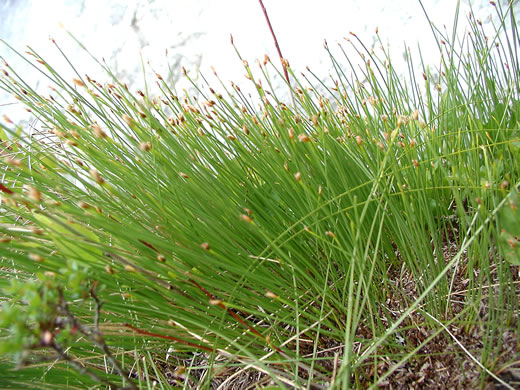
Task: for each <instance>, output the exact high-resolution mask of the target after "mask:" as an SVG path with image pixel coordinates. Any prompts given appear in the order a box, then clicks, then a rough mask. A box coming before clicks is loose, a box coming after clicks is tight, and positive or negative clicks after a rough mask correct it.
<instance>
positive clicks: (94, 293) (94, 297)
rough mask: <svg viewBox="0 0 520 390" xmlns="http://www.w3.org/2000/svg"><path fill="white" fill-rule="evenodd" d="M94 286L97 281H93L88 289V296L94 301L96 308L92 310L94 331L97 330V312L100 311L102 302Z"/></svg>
mask: <svg viewBox="0 0 520 390" xmlns="http://www.w3.org/2000/svg"><path fill="white" fill-rule="evenodd" d="M96 287H97V281H95V282H94V284H93V286H92V288H91V289H90V297H91V298H92V299H93V300H94V302H96V308H95V310H94V331H95V332H97V333H100V332H99V313H100V312H101V306H103V302H101V301H100V300H99V298H98V296H97V295H96Z"/></svg>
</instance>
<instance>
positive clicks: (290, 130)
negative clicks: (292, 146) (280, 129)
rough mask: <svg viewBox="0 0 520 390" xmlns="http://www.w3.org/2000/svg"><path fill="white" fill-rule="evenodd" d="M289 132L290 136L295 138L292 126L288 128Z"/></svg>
mask: <svg viewBox="0 0 520 390" xmlns="http://www.w3.org/2000/svg"><path fill="white" fill-rule="evenodd" d="M287 132H288V133H289V138H290V139H293V138H294V129H293V128H292V127H289V130H287Z"/></svg>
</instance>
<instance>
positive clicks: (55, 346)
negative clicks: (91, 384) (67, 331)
mask: <svg viewBox="0 0 520 390" xmlns="http://www.w3.org/2000/svg"><path fill="white" fill-rule="evenodd" d="M49 347H50V348H52V349H53V350H54V351H56V353H57V354H58V356H59V357H60V358H61V359H62V360H64V361H66V362H67V363H69V364H70V365H71V366H73V367H74V369H76V370H77V371H78V372H79V373H80V374H83V375H87V376H88V377H89V378H90V379H92V380H93V381H95V382H101V383H104V384H106V385H107V386H110V388H113V389H121V387H119V386H117V385H115V384H114V383H112V382H110V381H107V380H105V379H103V378H101V377H99V376H97V375H96V374H94V373H93V372H92V371H90V370H89V369H87V368H86V367H85V366H83V365H82V364H79V363H78V362H77V361H75V360H74V359H72V358H71V357H70V356H69V355H68V354H67V353H66V352H65V351H64V350H63V349H62V348H61V347H60V346H59V345H58V344H56V342H54V341H52V342H51V343H50V344H49Z"/></svg>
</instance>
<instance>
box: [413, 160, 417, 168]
mask: <svg viewBox="0 0 520 390" xmlns="http://www.w3.org/2000/svg"><path fill="white" fill-rule="evenodd" d="M412 164H413V166H414V167H415V168H419V161H417V160H412Z"/></svg>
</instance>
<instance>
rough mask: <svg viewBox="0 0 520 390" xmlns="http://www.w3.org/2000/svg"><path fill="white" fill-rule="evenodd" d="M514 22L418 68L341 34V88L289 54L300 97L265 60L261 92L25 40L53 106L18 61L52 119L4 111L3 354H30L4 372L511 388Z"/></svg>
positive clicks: (503, 16)
mask: <svg viewBox="0 0 520 390" xmlns="http://www.w3.org/2000/svg"><path fill="white" fill-rule="evenodd" d="M497 16H498V20H499V22H498V23H497V24H496V35H495V36H493V37H487V38H486V37H485V36H484V32H483V30H481V28H480V25H479V23H478V22H477V21H474V20H473V19H470V20H469V22H470V26H471V28H472V30H471V31H470V32H469V34H466V35H464V36H463V38H459V36H458V35H457V34H456V33H455V30H456V24H457V23H455V28H454V32H453V34H452V36H451V38H450V37H448V36H447V34H443V33H441V32H440V31H436V30H435V29H434V33H435V35H436V38H437V40H438V43H439V50H440V52H441V54H442V58H441V62H440V67H439V68H438V69H437V70H436V71H435V72H433V71H429V68H428V67H427V66H426V64H424V65H423V69H424V73H423V74H422V75H421V74H419V75H418V74H416V73H415V71H414V69H415V64H414V63H413V62H412V59H411V58H408V63H409V69H410V73H409V75H408V76H409V77H408V78H407V79H406V80H405V79H404V78H403V77H400V76H399V75H398V73H397V71H396V70H395V69H394V68H393V67H392V65H391V64H392V62H391V61H390V58H389V57H388V56H387V54H386V52H385V51H384V50H376V51H370V50H365V47H364V46H363V45H362V43H361V42H357V43H356V44H353V46H354V47H355V48H356V50H359V51H358V53H359V55H360V57H359V58H360V59H361V60H362V66H361V67H360V68H358V67H357V65H356V64H355V63H354V62H351V61H352V59H351V58H349V57H347V56H345V58H344V59H343V60H342V59H340V57H339V56H338V55H333V54H332V53H331V52H330V50H329V48H328V46H325V47H326V50H327V52H328V53H329V54H330V58H331V61H332V64H333V67H334V69H336V71H337V73H336V74H335V75H334V76H333V78H332V84H331V85H332V86H329V84H330V81H326V82H324V81H321V80H320V78H318V77H316V78H315V79H316V81H315V82H314V83H313V84H314V85H313V84H311V83H310V82H309V81H308V79H307V77H312V76H314V75H313V74H312V73H310V76H305V77H302V78H300V79H299V78H297V77H296V76H295V74H294V73H293V72H292V70H291V69H290V68H289V67H288V65H287V63H286V65H287V70H288V72H289V74H290V76H291V80H292V84H293V86H292V87H291V94H292V96H293V102H294V103H293V104H289V103H287V102H283V101H281V100H279V98H278V97H277V91H275V90H273V89H271V88H267V87H266V85H267V86H270V85H271V76H269V73H268V70H269V71H271V72H273V71H274V72H275V73H276V72H277V71H276V68H275V67H273V66H272V64H271V63H270V60H269V59H267V58H266V61H265V62H264V63H263V64H262V63H260V64H259V65H260V66H259V68H258V69H257V68H254V69H253V67H252V66H251V67H250V66H249V64H248V63H247V62H246V61H244V67H245V71H246V72H247V75H248V78H250V79H251V81H252V82H253V86H254V88H255V90H256V91H257V92H258V97H256V98H254V99H253V98H251V99H250V98H247V97H246V95H245V94H244V93H242V91H241V90H240V88H239V87H238V86H237V85H235V84H232V87H231V89H228V88H227V87H226V86H225V85H224V84H220V86H219V87H210V86H209V85H208V86H205V87H203V86H198V85H196V84H195V83H193V84H194V86H195V87H196V88H198V90H199V96H198V97H197V98H195V97H190V96H183V95H181V94H179V93H178V92H177V91H176V90H175V88H174V87H173V86H171V85H168V84H167V83H166V82H164V80H163V78H162V76H160V75H157V86H158V89H157V94H152V93H150V92H148V91H146V92H141V91H139V92H137V93H135V94H134V93H132V92H131V91H129V90H128V88H127V87H126V85H125V84H124V83H122V82H121V81H119V80H116V79H112V80H111V81H110V83H106V84H104V85H103V84H101V83H99V82H98V81H95V80H92V79H91V78H90V77H88V76H87V75H85V76H82V75H80V74H79V73H78V74H77V77H76V78H75V79H74V80H73V81H71V82H69V81H68V80H64V79H63V78H62V77H61V76H60V75H59V74H57V73H56V72H55V71H54V70H53V68H52V67H51V65H50V64H48V63H47V62H45V59H44V58H41V57H40V56H39V55H38V54H37V53H36V52H34V51H31V52H30V53H29V54H30V56H29V57H25V58H26V59H27V61H29V62H31V63H32V62H34V60H36V65H35V66H37V67H38V68H39V69H41V70H42V71H43V72H44V73H45V74H46V75H47V76H48V77H49V79H50V80H52V82H53V83H54V88H55V90H54V92H53V94H52V96H51V97H50V98H47V97H45V96H42V95H41V94H38V93H36V92H35V91H34V90H33V89H32V88H31V86H29V85H27V84H26V83H24V81H23V79H22V78H20V77H19V76H18V75H17V74H16V70H15V69H12V68H10V67H9V66H8V65H7V64H4V65H5V66H4V77H3V78H1V79H0V86H1V87H2V88H3V89H4V90H5V91H8V92H10V93H11V94H12V95H14V96H15V97H16V98H18V99H19V100H20V101H21V103H22V104H24V105H25V106H26V107H27V108H28V109H29V110H31V112H32V113H33V114H34V118H35V120H36V121H37V123H38V125H37V126H35V127H32V128H31V129H23V130H22V131H21V132H19V131H17V128H16V126H15V125H14V124H12V123H9V120H8V119H6V122H5V123H3V124H0V138H1V139H2V146H1V153H2V158H3V162H2V166H1V169H2V175H1V185H0V191H1V197H2V203H1V205H0V207H1V216H0V241H1V242H0V256H1V257H0V261H1V267H2V268H1V270H2V271H1V275H2V277H1V278H0V283H1V285H2V287H5V290H4V293H3V296H4V298H3V300H4V301H5V302H4V306H3V309H2V313H1V314H0V322H1V326H2V327H4V329H5V330H4V331H3V333H2V334H3V337H4V338H3V340H2V342H1V345H2V351H3V352H4V353H5V354H6V355H8V356H11V357H12V356H13V355H12V353H15V357H16V358H17V361H18V363H19V365H21V366H29V368H26V369H25V370H27V371H24V370H22V371H11V370H10V369H9V375H10V376H9V378H15V379H13V382H12V384H11V383H10V382H9V383H8V385H9V386H11V387H16V386H17V385H18V384H17V383H18V382H17V380H16V378H19V382H23V383H27V384H29V385H30V383H34V382H35V381H37V380H41V381H42V383H44V384H45V383H48V384H49V386H50V385H53V386H61V387H77V388H82V387H83V386H87V384H88V386H91V385H92V383H96V382H97V383H98V385H99V386H101V387H103V386H108V385H111V386H112V387H117V386H129V388H137V387H139V388H147V387H153V386H159V385H158V384H160V386H161V388H175V387H178V386H182V383H184V386H185V387H203V388H209V387H210V386H216V384H218V383H224V385H223V386H225V385H226V384H229V386H231V385H232V384H233V383H234V382H233V381H234V380H236V379H237V378H242V379H241V380H244V381H249V382H254V381H258V383H259V386H268V385H269V384H273V385H278V386H283V385H290V386H294V387H297V388H300V387H301V388H322V387H327V386H331V387H333V388H348V387H363V388H364V387H370V386H376V385H378V384H385V383H391V382H392V381H395V383H404V384H410V385H411V384H414V383H416V384H421V383H423V384H424V385H432V384H433V383H435V382H434V381H435V380H441V379H440V378H441V377H442V376H441V377H439V376H437V377H436V376H435V375H437V374H435V375H433V374H432V373H434V371H432V370H434V369H433V368H428V367H427V366H425V364H426V363H425V362H431V361H432V359H433V360H434V361H435V362H436V363H435V364H437V363H438V364H439V365H436V366H435V367H436V368H435V370H440V369H442V368H443V367H448V368H449V369H450V370H454V371H450V372H448V373H447V374H453V375H452V376H451V377H449V378H448V379H442V380H445V381H446V383H454V384H457V385H459V386H461V385H462V386H484V385H485V384H486V383H489V382H490V381H495V382H496V381H498V382H501V383H502V384H505V385H506V386H510V387H513V385H511V384H508V382H511V383H513V382H514V380H515V377H514V368H515V367H517V365H518V358H519V356H518V352H517V348H515V347H514V345H513V344H514V340H515V335H518V330H519V329H518V327H519V324H518V321H517V315H518V309H519V307H518V302H519V300H518V281H519V274H518V273H519V265H520V253H519V251H520V249H519V248H520V241H519V240H520V231H519V226H520V223H519V222H520V218H519V213H520V211H519V206H520V198H519V195H518V189H519V184H520V165H519V164H520V128H519V121H520V90H519V89H520V88H519V85H520V83H519V81H520V80H519V75H520V72H519V62H518V57H517V50H518V48H519V46H520V45H519V40H518V30H517V27H516V22H515V18H514V15H513V14H512V13H511V12H510V10H509V9H508V10H507V12H506V10H502V9H497ZM432 27H433V25H432ZM377 39H378V40H379V36H377ZM353 41H356V37H355V36H354V38H353ZM379 42H380V41H379ZM341 50H343V49H341ZM343 53H344V52H343ZM340 54H341V53H340ZM348 66H350V68H349V67H348ZM109 74H110V73H109ZM277 74H278V76H281V75H280V73H277ZM349 74H352V75H353V76H351V77H349V76H348V75H349ZM186 77H187V78H188V79H189V75H188V74H186ZM303 78H305V82H303ZM361 79H363V80H364V81H363V82H360V81H359V80H361ZM318 91H322V93H321V92H318ZM9 279H11V280H13V281H14V282H12V283H10V282H9ZM471 340H476V342H475V343H474V344H471V345H469V344H470V343H472V342H473V341H471ZM511 340H513V341H511ZM512 346H513V347H512ZM515 350H516V352H515ZM10 362H11V361H10V360H9V361H8V360H5V361H1V362H0V364H1V365H2V367H14V366H10ZM446 362H448V363H446ZM515 362H516V363H515ZM428 364H431V363H428ZM443 364H445V365H446V366H443ZM425 367H426V368H425ZM468 367H469V368H468ZM49 368H50V369H49ZM5 369H6V370H7V368H5ZM457 369H458V370H459V371H457ZM62 370H66V372H67V373H70V372H76V373H77V374H76V375H72V376H70V379H69V377H68V376H65V375H62V373H63V371H62ZM403 370H404V371H403ZM407 370H408V371H407ZM414 371H415V372H416V375H415V377H411V376H407V377H406V378H405V379H403V378H404V377H403V375H401V376H399V375H400V373H402V372H414ZM458 372H460V373H461V374H460V377H457V378H455V376H456V375H455V374H456V373H458ZM253 373H254V375H253ZM247 375H251V378H252V377H253V376H254V378H256V379H254V380H253V379H251V378H250V377H248V376H247ZM65 378H66V379H65ZM123 378H129V379H123ZM244 378H245V379H244ZM248 378H249V379H248ZM31 381H32V382H31ZM406 381H408V382H406ZM432 381H433V382H432ZM450 381H453V382H450ZM154 383H156V385H154Z"/></svg>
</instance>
